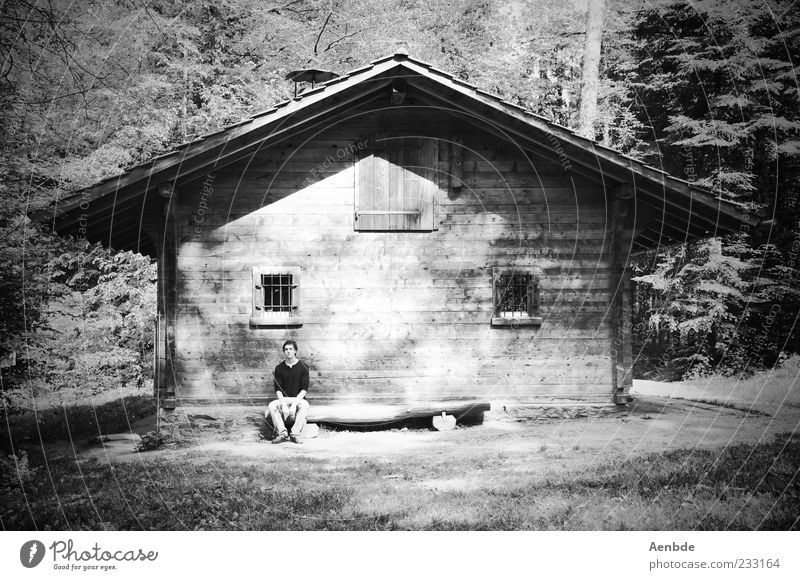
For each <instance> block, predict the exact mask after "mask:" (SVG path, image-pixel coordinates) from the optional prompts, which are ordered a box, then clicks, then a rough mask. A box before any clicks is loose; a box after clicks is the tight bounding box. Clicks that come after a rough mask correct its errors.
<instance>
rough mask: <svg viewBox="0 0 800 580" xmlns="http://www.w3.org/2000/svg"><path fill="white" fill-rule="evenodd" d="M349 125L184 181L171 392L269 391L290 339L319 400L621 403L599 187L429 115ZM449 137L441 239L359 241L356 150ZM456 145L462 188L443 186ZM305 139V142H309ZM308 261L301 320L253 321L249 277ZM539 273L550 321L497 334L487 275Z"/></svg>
mask: <svg viewBox="0 0 800 580" xmlns="http://www.w3.org/2000/svg"><path fill="white" fill-rule="evenodd" d="M407 105H408V106H402V107H393V108H391V109H385V110H373V111H368V110H366V108H365V109H364V110H363V111H353V112H352V118H351V119H349V120H347V121H344V122H340V123H336V122H335V121H332V124H331V126H330V127H328V128H326V129H325V130H324V131H322V132H320V133H318V134H316V135H304V136H301V137H298V138H297V139H293V140H292V141H291V142H288V141H287V142H284V143H282V144H280V145H279V146H276V147H273V148H271V149H268V150H263V151H261V152H259V153H258V154H257V155H256V156H255V157H254V158H252V159H251V160H250V161H249V162H248V163H244V162H242V163H239V164H237V165H234V166H229V167H226V168H224V169H222V170H219V171H217V172H214V173H212V174H210V175H209V176H206V177H205V178H204V179H201V180H197V181H194V182H192V183H188V184H180V187H179V188H178V189H179V193H178V194H177V195H178V197H177V199H176V200H175V201H176V203H175V204H174V206H173V208H174V209H173V214H172V219H174V220H175V226H176V229H177V239H178V256H177V281H176V284H177V290H178V293H177V294H178V297H177V303H178V304H177V313H176V317H175V329H174V330H175V357H176V358H175V365H176V366H175V368H176V371H177V377H178V378H177V381H178V385H177V394H178V397H179V398H180V399H183V400H186V399H192V398H237V397H241V398H245V399H250V398H260V397H264V396H272V387H271V384H272V382H271V373H272V369H273V368H274V366H275V365H276V364H277V363H278V362H280V360H282V357H281V351H280V348H281V344H282V343H283V341H284V340H285V339H286V338H294V339H295V340H296V341H297V342H298V343H299V356H300V358H301V359H303V360H305V361H306V362H307V363H308V364H309V365H310V367H311V369H312V373H311V381H312V388H311V391H310V393H309V398H310V399H312V400H317V401H322V400H334V399H335V400H337V401H342V402H344V401H368V400H369V401H383V402H400V401H407V402H411V401H421V400H439V399H456V398H465V397H481V398H488V399H492V400H513V401H518V402H525V403H530V402H568V401H585V402H602V403H607V402H611V397H612V361H611V356H610V350H611V327H610V312H609V306H610V302H611V289H612V288H613V284H612V280H611V277H612V268H611V267H610V256H611V248H610V245H611V244H610V237H609V228H610V227H611V226H610V224H608V223H607V222H608V221H609V220H608V218H607V215H608V211H607V205H608V204H607V203H606V196H605V195H604V189H603V185H602V184H600V183H596V182H592V181H589V180H587V179H580V178H578V177H576V176H575V175H574V174H572V173H571V172H570V171H568V170H565V169H564V168H563V167H562V166H561V164H560V163H559V162H558V160H557V159H556V160H554V161H548V162H545V161H543V160H542V158H538V157H536V158H526V156H525V155H524V154H523V153H522V152H520V151H519V150H518V149H517V148H516V147H515V146H514V144H513V143H511V142H508V141H504V140H502V139H500V138H498V137H496V136H494V135H493V134H491V133H490V132H488V131H486V130H483V129H480V128H478V127H475V126H472V125H467V124H465V123H464V122H463V121H459V120H456V119H453V118H451V117H449V116H447V115H445V114H443V113H441V112H437V111H434V110H431V109H419V108H411V107H412V106H413V105H414V103H413V102H411V101H409V102H408V103H407ZM377 131H380V132H384V133H385V132H392V131H404V132H411V133H419V134H424V135H430V136H433V137H436V138H439V139H441V141H440V146H439V147H438V150H439V154H438V157H439V169H440V174H439V185H440V192H439V199H438V208H437V211H438V214H437V218H436V220H437V224H438V229H437V230H436V231H433V232H388V233H382V232H355V231H354V229H353V211H354V208H353V201H354V167H353V165H354V161H353V146H354V145H355V144H357V143H358V142H359V140H360V139H362V138H363V137H364V136H365V135H368V134H370V133H374V132H377ZM454 136H457V137H458V138H459V139H460V140H461V142H462V143H463V145H464V149H463V181H464V186H463V187H462V188H460V189H455V188H452V187H449V184H450V182H451V180H450V178H449V177H448V173H449V171H450V167H451V163H450V156H451V155H452V153H453V147H452V146H450V145H449V141H450V139H451V138H452V137H454ZM306 139H310V140H308V141H307V142H305V140H306ZM270 264H273V265H286V266H300V267H301V268H302V278H301V288H300V304H301V313H302V318H303V325H302V327H300V328H293V329H285V328H284V329H280V328H279V329H272V328H255V327H251V326H250V325H249V319H250V314H251V299H252V288H251V283H252V281H251V272H252V268H253V267H254V266H261V265H270ZM513 266H516V267H520V268H526V267H535V268H539V269H540V271H541V282H540V289H541V293H540V305H541V315H542V316H543V318H544V321H543V323H542V325H541V327H539V328H531V327H523V328H492V327H491V326H490V319H491V316H492V281H491V280H492V277H491V272H492V268H493V267H513Z"/></svg>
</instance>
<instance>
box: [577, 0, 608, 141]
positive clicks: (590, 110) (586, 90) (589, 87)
mask: <svg viewBox="0 0 800 580" xmlns="http://www.w3.org/2000/svg"><path fill="white" fill-rule="evenodd" d="M605 5H606V0H589V8H588V11H587V13H586V41H585V43H584V45H583V72H582V74H581V106H580V112H579V117H578V133H579V134H580V135H582V136H584V137H588V138H589V139H592V140H594V137H595V131H594V124H595V120H596V119H597V94H598V92H599V88H600V43H601V41H602V38H603V12H604V11H605Z"/></svg>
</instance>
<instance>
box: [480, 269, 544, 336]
mask: <svg viewBox="0 0 800 580" xmlns="http://www.w3.org/2000/svg"><path fill="white" fill-rule="evenodd" d="M492 296H493V307H494V311H493V312H492V326H511V327H513V326H538V325H540V324H541V323H542V317H541V316H539V280H538V278H537V276H536V275H534V274H533V273H531V272H525V271H519V270H516V269H512V270H502V269H499V268H495V269H494V270H493V271H492Z"/></svg>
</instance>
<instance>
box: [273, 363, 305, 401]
mask: <svg viewBox="0 0 800 580" xmlns="http://www.w3.org/2000/svg"><path fill="white" fill-rule="evenodd" d="M304 390H305V391H307V390H308V367H306V365H305V364H304V363H303V362H302V361H297V362H296V363H295V364H294V366H292V367H290V366H289V365H287V364H286V361H283V362H282V363H280V364H279V365H278V366H276V367H275V392H276V393H277V392H278V391H280V392H282V393H283V395H284V396H285V397H296V396H297V395H298V394H299V393H300V391H304Z"/></svg>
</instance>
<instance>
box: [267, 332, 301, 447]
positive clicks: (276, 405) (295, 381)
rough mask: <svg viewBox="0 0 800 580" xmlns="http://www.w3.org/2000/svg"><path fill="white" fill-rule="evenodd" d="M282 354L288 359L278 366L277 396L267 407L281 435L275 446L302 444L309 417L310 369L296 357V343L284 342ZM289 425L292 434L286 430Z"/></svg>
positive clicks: (275, 374) (275, 439) (278, 436)
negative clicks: (286, 443) (302, 436)
mask: <svg viewBox="0 0 800 580" xmlns="http://www.w3.org/2000/svg"><path fill="white" fill-rule="evenodd" d="M283 355H284V356H285V357H286V360H285V361H283V362H282V363H280V364H278V366H276V367H275V373H274V377H275V395H276V396H277V397H278V398H277V399H275V400H274V401H272V402H271V403H270V404H269V406H268V407H267V411H266V413H264V415H265V416H266V415H267V414H269V416H270V417H271V418H272V425H273V426H274V427H275V431H277V433H278V435H277V436H276V437H275V438H274V439H273V440H272V442H273V443H283V442H284V441H287V440H290V441H291V442H292V443H301V441H300V439H299V436H300V434H301V433H302V431H303V427H305V426H306V417H307V416H308V407H309V405H308V401H306V399H305V397H306V392H307V391H308V367H307V366H306V365H305V363H303V362H302V361H300V360H299V359H298V358H297V343H296V342H295V341H293V340H287V341H286V342H284V343H283ZM287 423H288V424H290V425H291V428H292V431H291V433H289V432H288V431H287V430H286V424H287Z"/></svg>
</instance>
